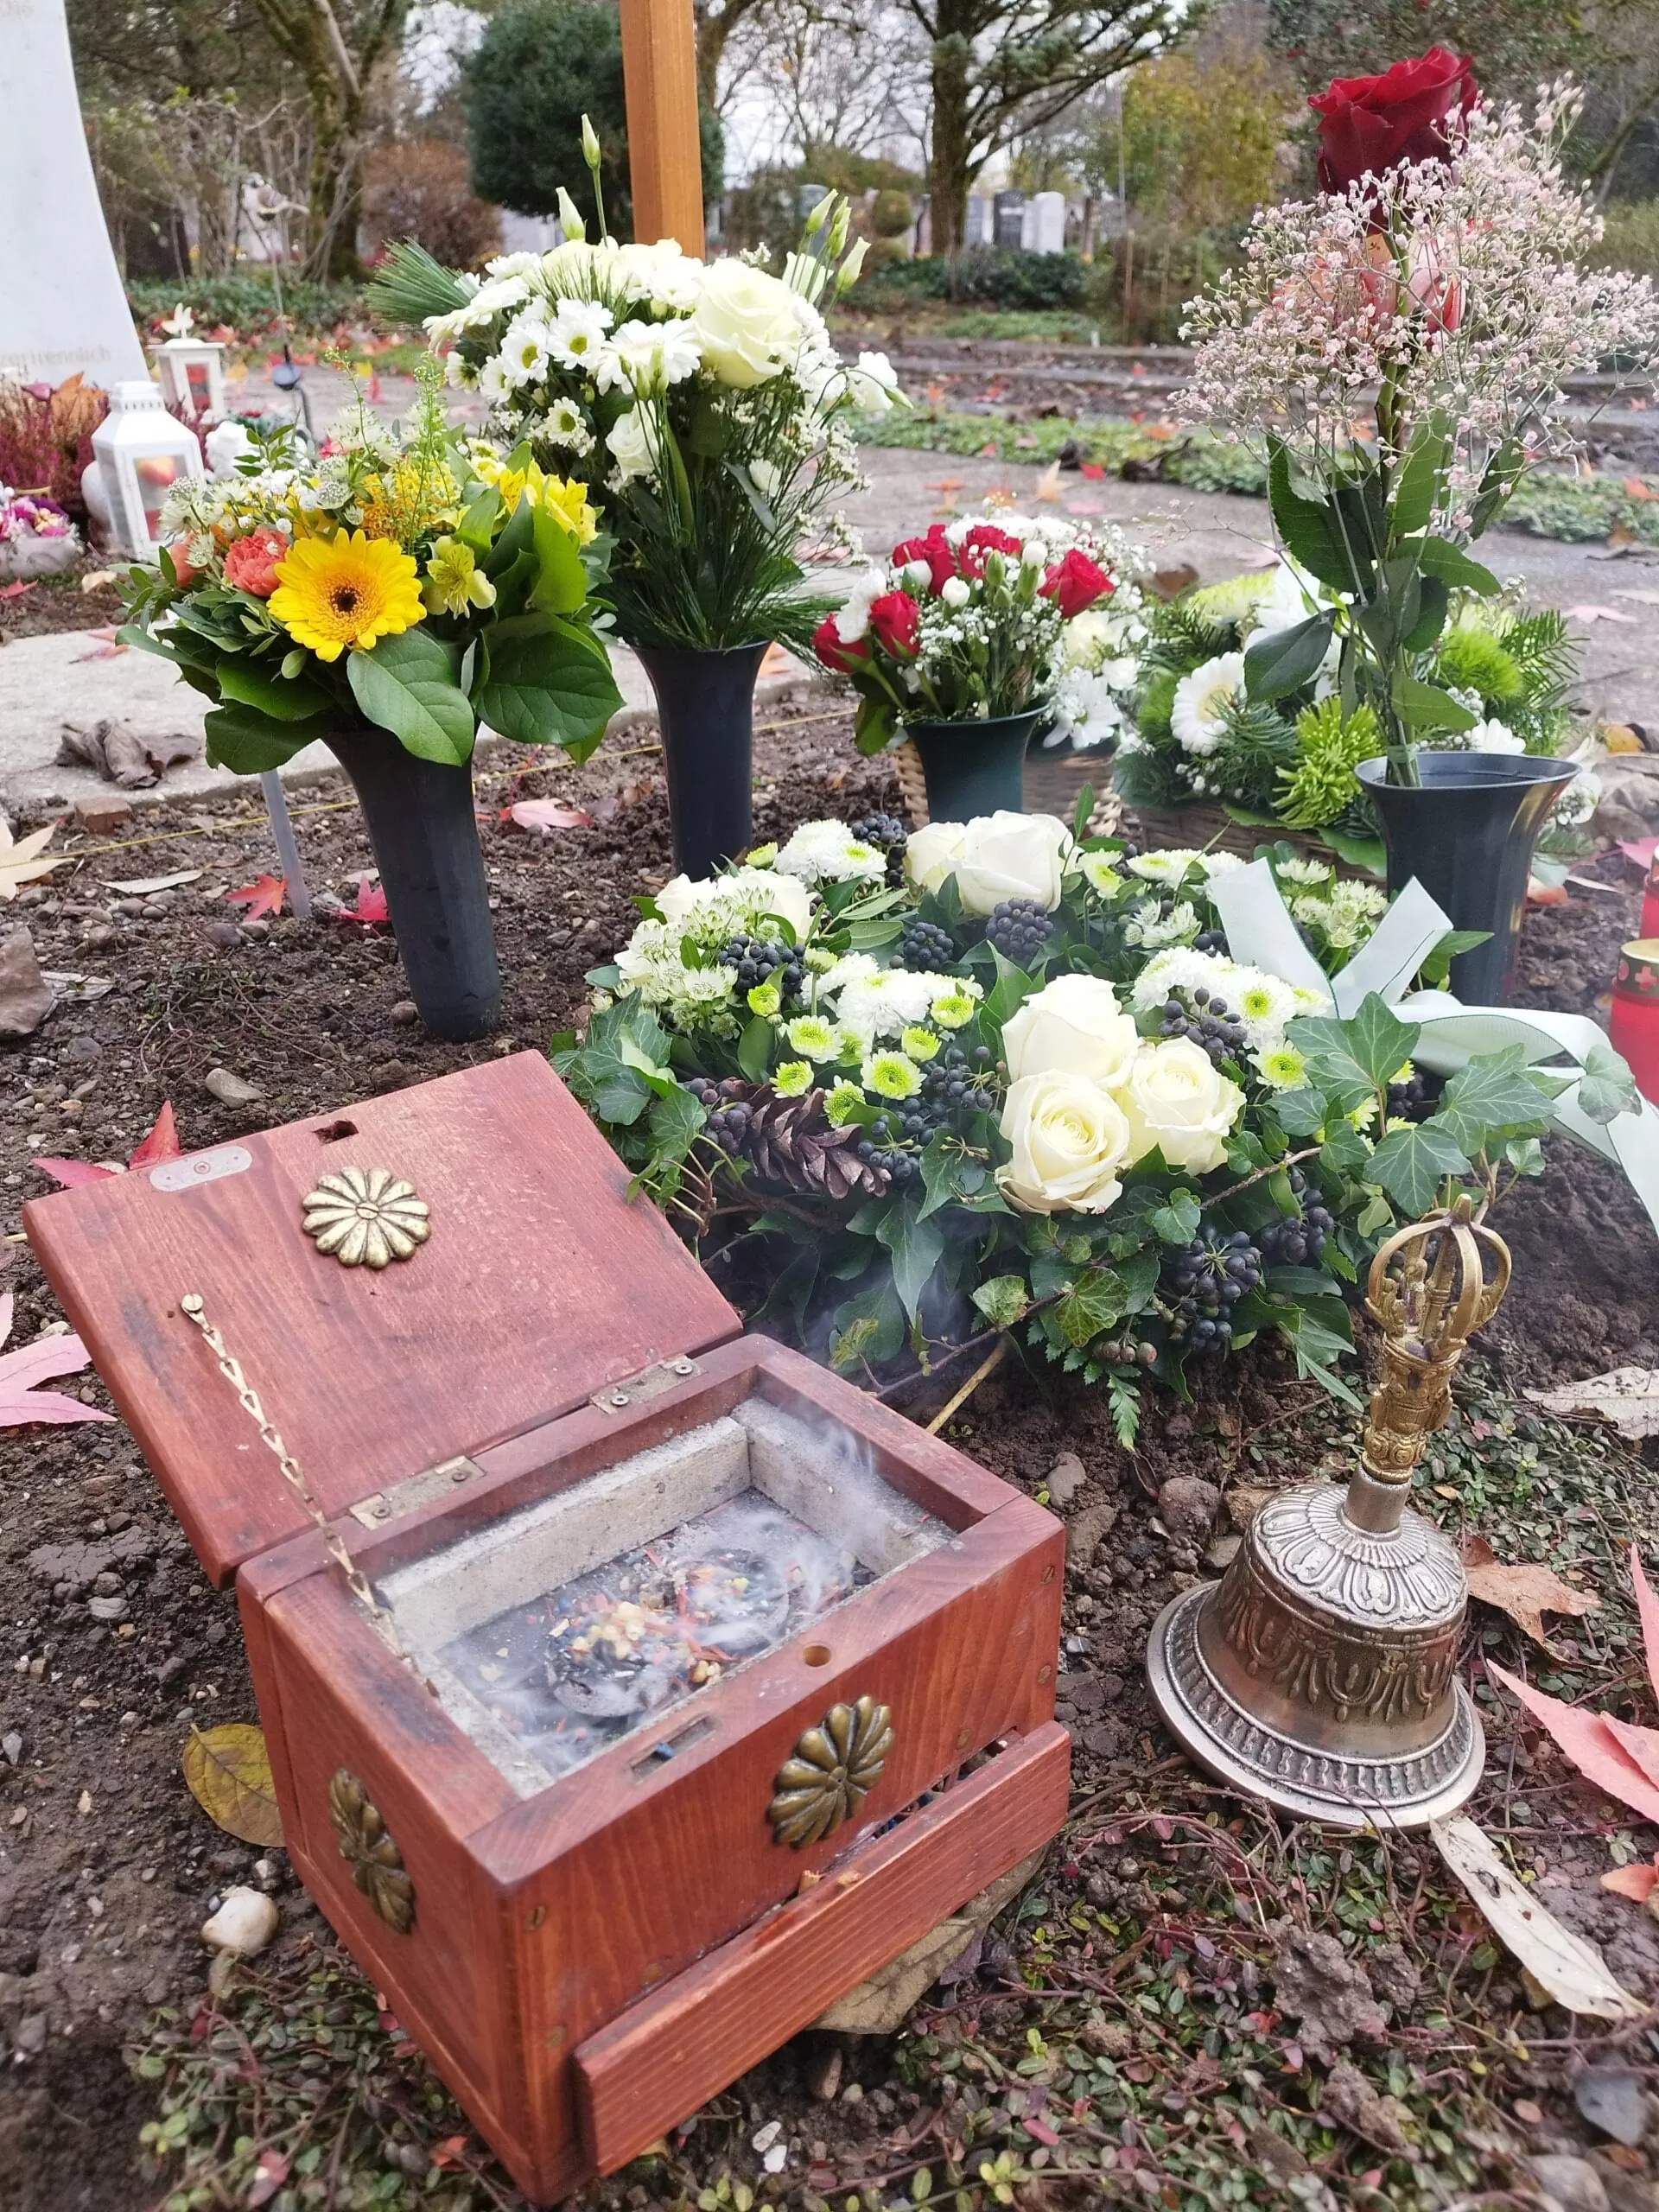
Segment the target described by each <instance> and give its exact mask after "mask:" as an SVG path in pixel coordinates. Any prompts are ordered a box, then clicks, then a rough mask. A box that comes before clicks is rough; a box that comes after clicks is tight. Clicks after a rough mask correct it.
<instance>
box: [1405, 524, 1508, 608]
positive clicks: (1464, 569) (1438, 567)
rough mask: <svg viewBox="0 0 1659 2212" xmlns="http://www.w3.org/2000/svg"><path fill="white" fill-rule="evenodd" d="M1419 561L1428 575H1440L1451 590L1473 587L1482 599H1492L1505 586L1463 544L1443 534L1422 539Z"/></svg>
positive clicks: (1442, 581) (1470, 589) (1441, 580)
mask: <svg viewBox="0 0 1659 2212" xmlns="http://www.w3.org/2000/svg"><path fill="white" fill-rule="evenodd" d="M1418 565H1419V566H1420V567H1421V569H1422V572H1423V574H1424V575H1426V576H1434V577H1437V578H1438V579H1439V580H1440V582H1441V583H1443V584H1445V585H1446V588H1447V589H1448V590H1450V591H1471V592H1474V593H1475V594H1477V595H1478V597H1480V598H1482V599H1490V598H1491V596H1492V595H1493V594H1494V593H1495V592H1500V591H1502V590H1503V585H1502V584H1501V583H1500V582H1498V580H1497V577H1496V576H1495V575H1493V574H1492V572H1491V569H1484V568H1482V566H1481V564H1480V563H1479V562H1478V561H1471V559H1470V557H1469V556H1468V555H1467V554H1466V553H1465V551H1464V550H1463V548H1462V547H1461V546H1460V545H1452V544H1448V543H1447V542H1446V539H1445V538H1443V537H1426V538H1425V539H1424V540H1423V543H1422V546H1421V550H1420V551H1419V554H1418Z"/></svg>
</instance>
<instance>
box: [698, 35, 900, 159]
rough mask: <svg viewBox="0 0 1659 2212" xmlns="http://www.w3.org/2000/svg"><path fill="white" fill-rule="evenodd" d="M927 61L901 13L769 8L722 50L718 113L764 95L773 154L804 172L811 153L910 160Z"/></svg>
mask: <svg viewBox="0 0 1659 2212" xmlns="http://www.w3.org/2000/svg"><path fill="white" fill-rule="evenodd" d="M926 83H927V56H926V50H925V48H924V47H923V45H922V42H921V40H920V38H919V36H918V33H917V30H916V26H915V23H914V22H913V21H912V18H911V17H910V16H909V14H908V12H907V10H904V9H902V8H894V7H883V8H878V9H876V10H873V11H872V10H868V9H866V10H858V9H856V8H855V7H854V6H852V5H849V0H768V4H767V5H766V8H765V9H764V10H763V11H761V12H759V13H756V14H753V15H751V16H749V17H748V18H747V20H746V21H745V22H742V23H741V24H740V25H738V26H737V27H736V29H734V35H733V36H732V38H731V40H730V41H729V42H728V46H727V48H726V54H725V64H724V67H723V70H722V73H721V102H722V107H723V108H724V107H729V105H731V103H732V101H733V99H734V97H736V96H737V95H739V94H741V93H742V92H745V91H747V90H749V89H752V88H753V89H764V92H765V93H766V98H767V99H768V101H769V103H770V105H771V106H772V110H773V111H775V113H776V115H777V118H778V125H779V142H780V143H779V152H780V153H785V152H786V153H787V154H788V155H789V156H791V158H793V159H796V160H800V161H804V162H809V163H810V162H811V160H812V158H813V156H814V153H815V151H816V150H817V149H820V148H829V147H834V148H837V149H841V150H842V151H844V152H849V153H856V154H869V155H875V154H887V155H888V156H889V158H891V157H892V155H891V151H890V149H893V148H894V147H895V146H898V147H900V148H902V149H903V150H904V151H905V152H906V153H907V154H908V153H912V152H913V153H916V154H919V152H920V149H921V148H922V145H923V143H924V142H925V122H924V120H923V111H924V110H925V88H926Z"/></svg>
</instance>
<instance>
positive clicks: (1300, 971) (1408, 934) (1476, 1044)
mask: <svg viewBox="0 0 1659 2212" xmlns="http://www.w3.org/2000/svg"><path fill="white" fill-rule="evenodd" d="M1208 891H1209V895H1210V898H1211V901H1212V903H1213V904H1214V906H1215V907H1216V910H1217V912H1218V913H1219V914H1220V916H1221V920H1222V926H1223V927H1224V929H1225V931H1226V932H1227V944H1228V948H1229V950H1230V952H1231V954H1232V956H1233V957H1234V959H1235V960H1242V961H1248V962H1249V963H1251V964H1252V965H1254V966H1255V967H1257V968H1265V969H1267V970H1268V973H1269V974H1270V975H1274V976H1282V977H1283V979H1284V980H1285V982H1287V983H1300V984H1303V985H1305V986H1306V988H1308V989H1310V990H1317V991H1325V992H1326V993H1328V994H1329V995H1330V996H1331V998H1332V1000H1333V1001H1334V1002H1335V1005H1336V1009H1337V1012H1338V1014H1341V1015H1342V1016H1343V1017H1344V1020H1345V1019H1346V1018H1347V1017H1348V1016H1349V1015H1351V1014H1354V1013H1356V1012H1357V1010H1358V1008H1359V1007H1360V1005H1361V1004H1362V1003H1363V1001H1364V1000H1365V999H1366V998H1368V997H1369V996H1370V994H1371V993H1372V992H1373V991H1375V992H1376V994H1377V995H1378V996H1379V997H1381V998H1383V999H1384V1000H1385V1001H1387V1002H1388V1004H1389V1005H1390V1006H1391V1007H1393V1008H1394V1010H1395V1013H1396V1014H1398V1015H1399V1016H1400V1018H1401V1020H1402V1021H1414V1022H1416V1023H1418V1024H1419V1025H1420V1027H1421V1036H1420V1038H1419V1039H1418V1042H1417V1046H1416V1048H1415V1050H1414V1053H1413V1055H1412V1057H1413V1058H1414V1059H1415V1060H1417V1061H1418V1062H1419V1063H1420V1064H1421V1065H1422V1066H1424V1067H1426V1068H1427V1069H1429V1070H1430V1071H1431V1072H1432V1073H1433V1074H1435V1075H1440V1076H1449V1075H1456V1074H1457V1073H1458V1072H1459V1070H1460V1069H1462V1068H1464V1067H1465V1066H1466V1065H1468V1063H1469V1062H1470V1060H1471V1059H1472V1058H1474V1057H1475V1055H1476V1054H1477V1053H1479V1052H1501V1051H1503V1048H1504V1047H1505V1046H1510V1045H1520V1046H1522V1047H1523V1048H1524V1050H1525V1052H1526V1056H1527V1065H1529V1067H1541V1066H1543V1065H1545V1064H1546V1063H1548V1062H1550V1061H1558V1060H1560V1059H1562V1058H1566V1059H1567V1060H1569V1061H1571V1062H1572V1063H1573V1065H1574V1066H1575V1067H1576V1068H1577V1069H1578V1071H1579V1074H1580V1078H1582V1077H1583V1075H1584V1073H1585V1068H1586V1061H1587V1060H1588V1058H1589V1057H1590V1055H1591V1053H1592V1052H1593V1051H1594V1050H1595V1049H1596V1048H1597V1046H1602V1047H1604V1048H1605V1047H1606V1046H1607V1033H1606V1032H1605V1030H1604V1029H1603V1028H1601V1027H1600V1026H1599V1024H1598V1023H1596V1022H1594V1021H1592V1020H1590V1018H1589V1016H1588V1015H1587V1014H1552V1013H1548V1012H1547V1011H1545V1010H1544V1009H1543V1008H1541V1007H1505V1006H1465V1004H1464V1003H1463V1001H1462V1000H1461V999H1459V998H1457V997H1454V996H1453V995H1452V993H1451V992H1450V991H1414V992H1412V993H1411V994H1410V995H1406V986H1407V985H1408V983H1409V982H1410V981H1411V979H1412V977H1413V976H1414V975H1415V974H1416V973H1417V971H1418V969H1419V968H1421V965H1422V963H1423V962H1424V960H1425V959H1426V958H1427V957H1428V955H1429V953H1430V952H1432V951H1433V949H1434V947H1435V945H1436V944H1439V942H1440V939H1441V938H1443V937H1444V936H1445V935H1446V931H1448V930H1449V929H1450V928H1451V927H1452V924H1451V921H1450V920H1449V919H1448V918H1447V917H1446V914H1445V913H1444V912H1442V910H1441V909H1440V906H1437V905H1436V904H1435V902H1434V900H1433V899H1431V898H1430V897H1429V895H1428V893H1427V891H1425V890H1424V888H1423V887H1422V885H1421V883H1419V882H1418V880H1417V879H1416V877H1415V876H1414V877H1413V878H1412V879H1411V880H1410V882H1409V883H1408V884H1407V886H1406V887H1405V889H1404V890H1403V891H1402V893H1400V896H1399V897H1398V898H1397V899H1395V901H1394V903H1393V905H1392V906H1390V907H1389V911H1388V912H1387V913H1386V914H1385V915H1384V916H1383V919H1382V920H1381V921H1380V922H1379V923H1378V924H1377V925H1376V929H1375V930H1374V931H1373V932H1372V933H1371V936H1370V938H1368V940H1367V941H1366V943H1365V944H1363V945H1362V946H1361V947H1360V949H1359V950H1358V951H1357V953H1356V954H1355V955H1354V957H1353V958H1352V959H1351V961H1350V962H1349V963H1348V965H1347V966H1346V967H1345V968H1344V969H1343V970H1342V971H1341V973H1340V974H1339V975H1337V976H1327V975H1326V974H1325V971H1324V969H1322V968H1321V967H1320V966H1319V962H1318V961H1317V960H1315V958H1314V957H1313V954H1312V953H1311V952H1310V951H1309V950H1308V949H1307V946H1306V944H1305V943H1304V942H1303V939H1302V936H1301V933H1300V931H1299V930H1298V929H1297V927H1296V925H1295V923H1294V921H1293V920H1292V919H1291V918H1290V912H1289V909H1288V908H1287V906H1286V905H1285V901H1284V897H1283V894H1282V893H1281V891H1280V889H1279V886H1278V884H1277V883H1276V882H1275V881H1274V874H1273V870H1272V868H1270V867H1269V865H1268V862H1267V861H1251V862H1250V863H1249V866H1248V867H1246V868H1232V869H1230V870H1229V871H1228V872H1227V874H1224V875H1218V876H1216V877H1214V878H1213V879H1212V880H1211V882H1210V884H1209V886H1208ZM1579 1088H1580V1085H1579V1084H1578V1083H1574V1084H1572V1085H1571V1086H1570V1088H1568V1089H1567V1090H1564V1091H1562V1092H1561V1094H1560V1096H1559V1097H1558V1098H1557V1099H1556V1101H1555V1103H1554V1109H1553V1110H1552V1114H1551V1119H1552V1120H1553V1122H1554V1124H1555V1126H1556V1127H1557V1128H1560V1129H1561V1130H1563V1131H1565V1133H1566V1134H1567V1135H1568V1136H1570V1137H1575V1138H1576V1139H1577V1140H1578V1141H1579V1142H1580V1144H1583V1145H1587V1146H1588V1147H1590V1149H1591V1150H1592V1152H1599V1154H1601V1156H1602V1158H1603V1159H1604V1160H1611V1161H1613V1163H1614V1164H1615V1166H1618V1167H1620V1168H1622V1169H1623V1170H1624V1174H1625V1175H1626V1177H1627V1178H1628V1179H1629V1181H1630V1188H1631V1189H1632V1190H1633V1191H1634V1192H1636V1195H1637V1198H1640V1200H1641V1201H1642V1204H1643V1206H1644V1207H1645V1208H1646V1209H1647V1215H1648V1218H1649V1221H1650V1222H1651V1223H1652V1224H1653V1225H1654V1228H1655V1229H1656V1230H1659V1109H1656V1108H1655V1107H1654V1106H1653V1105H1652V1104H1651V1103H1649V1101H1648V1100H1647V1099H1645V1098H1644V1099H1643V1101H1642V1103H1641V1110H1640V1111H1639V1112H1637V1113H1624V1114H1618V1115H1616V1116H1614V1118H1613V1119H1612V1120H1611V1122H1597V1121H1593V1120H1592V1118H1591V1116H1589V1115H1588V1114H1586V1112H1585V1111H1584V1109H1582V1107H1580V1104H1579V1103H1578V1094H1579Z"/></svg>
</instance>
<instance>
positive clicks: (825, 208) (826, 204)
mask: <svg viewBox="0 0 1659 2212" xmlns="http://www.w3.org/2000/svg"><path fill="white" fill-rule="evenodd" d="M835 204H836V195H835V194H834V193H833V192H826V193H825V194H824V195H823V199H822V200H819V202H818V203H817V207H814V208H813V210H812V213H810V215H809V216H808V217H807V219H806V235H807V236H808V238H817V235H818V232H820V231H821V230H822V229H823V226H824V225H825V224H826V223H827V222H828V221H829V211H830V209H831V208H832V207H834V206H835Z"/></svg>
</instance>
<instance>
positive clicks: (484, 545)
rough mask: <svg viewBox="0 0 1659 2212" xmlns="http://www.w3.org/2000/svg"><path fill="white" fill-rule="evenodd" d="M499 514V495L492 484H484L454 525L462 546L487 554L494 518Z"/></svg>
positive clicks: (493, 527)
mask: <svg viewBox="0 0 1659 2212" xmlns="http://www.w3.org/2000/svg"><path fill="white" fill-rule="evenodd" d="M500 512H501V494H500V493H499V492H498V491H497V490H496V488H495V486H494V485H493V484H486V486H485V487H484V489H483V490H482V491H481V492H480V493H479V495H478V497H477V498H476V499H474V501H473V503H472V505H470V506H469V507H468V508H467V512H466V513H465V514H464V515H462V517H461V520H460V522H459V523H458V524H456V526H455V535H456V537H458V538H460V540H461V543H462V544H463V545H470V546H471V547H472V549H473V551H474V553H487V552H488V551H489V550H490V537H491V534H492V532H493V531H494V529H495V518H496V517H497V515H499V513H500Z"/></svg>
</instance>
